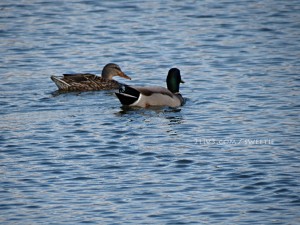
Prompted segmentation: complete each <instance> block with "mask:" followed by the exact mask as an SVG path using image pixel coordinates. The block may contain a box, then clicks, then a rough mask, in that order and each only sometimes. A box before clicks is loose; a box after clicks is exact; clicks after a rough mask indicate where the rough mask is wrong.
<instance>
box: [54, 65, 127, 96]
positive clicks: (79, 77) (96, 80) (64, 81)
mask: <svg viewBox="0 0 300 225" xmlns="http://www.w3.org/2000/svg"><path fill="white" fill-rule="evenodd" d="M114 76H120V77H123V78H126V79H129V80H131V78H130V77H129V76H127V75H126V74H125V73H124V72H122V70H121V68H120V67H119V66H118V65H117V64H114V63H109V64H107V65H106V66H104V68H103V70H102V75H101V77H99V76H96V75H94V74H90V73H77V74H63V76H61V77H56V76H51V79H52V80H53V82H54V83H55V84H56V85H57V87H58V89H59V90H60V91H98V90H111V89H118V88H120V86H121V84H120V83H119V82H118V81H115V80H113V79H112V78H113V77H114Z"/></svg>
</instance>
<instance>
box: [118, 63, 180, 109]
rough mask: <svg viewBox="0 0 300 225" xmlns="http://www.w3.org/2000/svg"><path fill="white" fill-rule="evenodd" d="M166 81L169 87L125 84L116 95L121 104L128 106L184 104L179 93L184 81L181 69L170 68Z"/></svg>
mask: <svg viewBox="0 0 300 225" xmlns="http://www.w3.org/2000/svg"><path fill="white" fill-rule="evenodd" d="M166 81H167V87H168V88H164V87H157V86H150V87H138V86H128V85H123V86H122V87H121V88H120V90H119V93H116V95H117V97H118V98H119V100H120V102H121V104H122V105H127V106H138V107H143V108H145V107H149V106H170V107H178V106H181V105H183V103H184V99H183V97H182V96H181V94H180V93H179V85H180V83H184V81H183V80H181V76H180V71H179V69H177V68H172V69H170V70H169V73H168V76H167V80H166Z"/></svg>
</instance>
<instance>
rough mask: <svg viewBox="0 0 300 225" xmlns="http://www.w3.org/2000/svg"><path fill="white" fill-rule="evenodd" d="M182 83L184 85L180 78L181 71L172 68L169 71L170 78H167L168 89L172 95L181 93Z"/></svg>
mask: <svg viewBox="0 0 300 225" xmlns="http://www.w3.org/2000/svg"><path fill="white" fill-rule="evenodd" d="M180 83H184V81H183V80H181V76H180V70H179V69H177V68H172V69H170V70H169V73H168V76H167V87H168V89H169V90H170V91H171V92H172V93H177V92H179V85H180Z"/></svg>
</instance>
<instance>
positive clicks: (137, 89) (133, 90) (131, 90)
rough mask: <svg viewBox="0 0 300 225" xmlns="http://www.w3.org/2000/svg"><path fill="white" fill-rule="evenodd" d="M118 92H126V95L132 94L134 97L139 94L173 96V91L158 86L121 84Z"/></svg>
mask: <svg viewBox="0 0 300 225" xmlns="http://www.w3.org/2000/svg"><path fill="white" fill-rule="evenodd" d="M120 92H122V93H126V94H128V95H133V96H135V97H138V96H139V94H142V95H144V96H151V95H153V94H161V95H168V96H170V97H172V96H173V93H172V92H171V91H169V90H168V89H167V88H164V87H160V86H148V87H142V86H128V85H123V86H122V87H121V89H120Z"/></svg>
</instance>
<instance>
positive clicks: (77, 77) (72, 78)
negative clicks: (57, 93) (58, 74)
mask: <svg viewBox="0 0 300 225" xmlns="http://www.w3.org/2000/svg"><path fill="white" fill-rule="evenodd" d="M97 78H98V76H96V75H95V74H91V73H73V74H63V77H62V78H61V79H62V80H64V81H65V82H67V83H70V82H83V81H87V80H95V79H97Z"/></svg>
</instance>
